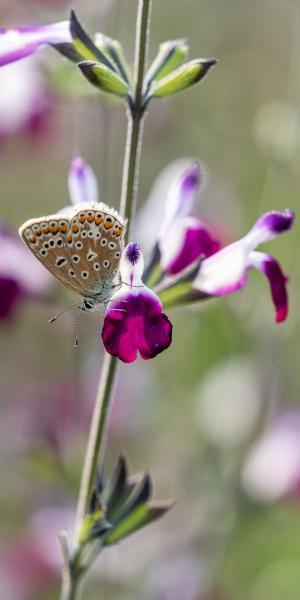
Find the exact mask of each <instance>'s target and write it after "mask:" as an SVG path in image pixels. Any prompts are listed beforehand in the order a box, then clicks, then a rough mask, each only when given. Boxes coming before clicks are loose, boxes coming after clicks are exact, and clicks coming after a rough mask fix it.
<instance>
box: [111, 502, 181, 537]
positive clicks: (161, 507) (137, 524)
mask: <svg viewBox="0 0 300 600" xmlns="http://www.w3.org/2000/svg"><path fill="white" fill-rule="evenodd" d="M172 505H173V502H155V503H154V502H153V503H149V504H146V503H142V504H139V505H138V506H137V507H136V508H135V509H134V510H133V511H132V512H130V514H129V515H127V516H125V517H124V518H123V519H122V520H121V521H120V522H119V523H118V525H116V526H115V527H114V528H113V530H112V531H110V532H109V533H108V534H107V535H106V536H105V537H104V540H103V545H104V546H111V545H112V544H116V543H117V542H120V541H121V540H123V539H124V538H126V537H128V536H129V535H131V534H132V533H134V532H135V531H138V530H139V529H141V528H142V527H145V526H146V525H149V524H150V523H153V521H156V520H157V519H159V518H160V517H162V516H163V515H164V514H165V513H166V512H167V511H168V510H169V509H170V508H171V506H172Z"/></svg>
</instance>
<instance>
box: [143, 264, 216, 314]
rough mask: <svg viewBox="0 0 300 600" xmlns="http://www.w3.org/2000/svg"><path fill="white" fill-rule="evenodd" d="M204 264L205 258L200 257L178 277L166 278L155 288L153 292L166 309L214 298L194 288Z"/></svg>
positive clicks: (178, 274)
mask: <svg viewBox="0 0 300 600" xmlns="http://www.w3.org/2000/svg"><path fill="white" fill-rule="evenodd" d="M202 262H203V257H200V258H199V259H196V260H195V261H194V262H193V263H192V264H191V265H189V266H188V267H186V268H185V269H183V270H182V271H180V273H177V275H171V276H169V277H165V278H164V279H162V281H161V282H159V283H158V284H157V285H155V286H154V288H153V290H154V292H155V293H156V294H157V295H158V297H159V299H160V301H161V303H162V304H163V306H164V308H172V307H174V306H181V305H182V304H190V303H192V302H199V301H201V300H207V299H209V298H212V296H211V295H209V294H205V293H204V292H200V291H198V290H196V289H195V288H194V287H193V282H194V279H195V277H196V275H197V273H198V271H199V269H200V268H201V263H202Z"/></svg>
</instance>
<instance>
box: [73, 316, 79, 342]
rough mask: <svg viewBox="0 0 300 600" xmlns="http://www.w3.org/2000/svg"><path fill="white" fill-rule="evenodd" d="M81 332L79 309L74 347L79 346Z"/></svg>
mask: <svg viewBox="0 0 300 600" xmlns="http://www.w3.org/2000/svg"><path fill="white" fill-rule="evenodd" d="M79 334H80V310H79V311H78V313H77V318H76V326H75V340H74V348H78V344H79Z"/></svg>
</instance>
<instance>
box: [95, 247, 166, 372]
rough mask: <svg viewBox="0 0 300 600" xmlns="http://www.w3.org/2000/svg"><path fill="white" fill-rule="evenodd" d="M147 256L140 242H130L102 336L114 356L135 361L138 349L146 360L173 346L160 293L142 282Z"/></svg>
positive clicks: (123, 258) (109, 305)
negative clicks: (142, 251) (118, 286)
mask: <svg viewBox="0 0 300 600" xmlns="http://www.w3.org/2000/svg"><path fill="white" fill-rule="evenodd" d="M143 269H144V260H143V256H142V253H141V251H140V248H139V246H138V245H137V244H133V243H131V244H128V246H127V247H126V248H125V250H124V253H123V256H122V259H121V263H120V274H121V280H122V283H121V288H120V289H119V290H118V291H117V292H116V293H115V294H114V295H113V297H112V298H111V300H110V302H109V304H108V307H107V312H106V315H105V318H104V324H103V329H102V340H103V343H104V346H105V348H106V350H107V352H109V354H111V355H112V356H118V358H120V360H122V361H123V362H126V363H130V362H133V361H134V360H135V359H136V357H137V354H138V352H139V353H140V355H141V357H142V358H143V359H145V360H148V359H150V358H154V357H155V356H156V355H157V354H159V353H160V352H162V351H163V350H165V349H166V348H168V347H169V345H170V344H171V340H172V325H171V323H170V321H169V319H168V317H167V316H166V315H165V314H164V313H163V312H162V304H161V302H160V300H159V298H158V297H157V296H156V294H155V293H154V292H153V291H152V290H150V289H149V288H147V287H146V286H145V285H144V284H143V282H142V279H141V277H142V273H143Z"/></svg>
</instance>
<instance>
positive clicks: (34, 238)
mask: <svg viewBox="0 0 300 600" xmlns="http://www.w3.org/2000/svg"><path fill="white" fill-rule="evenodd" d="M29 241H30V243H31V244H35V243H36V237H35V235H32V236H31V237H30V238H29Z"/></svg>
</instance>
